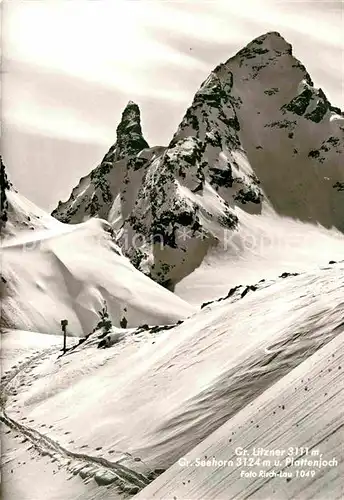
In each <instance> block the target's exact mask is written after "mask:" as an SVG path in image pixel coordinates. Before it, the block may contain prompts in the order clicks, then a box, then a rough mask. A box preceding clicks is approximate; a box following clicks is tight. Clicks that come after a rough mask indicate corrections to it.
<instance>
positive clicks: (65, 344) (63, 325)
mask: <svg viewBox="0 0 344 500" xmlns="http://www.w3.org/2000/svg"><path fill="white" fill-rule="evenodd" d="M67 325H68V320H67V319H61V328H62V331H63V354H65V352H66V350H67Z"/></svg>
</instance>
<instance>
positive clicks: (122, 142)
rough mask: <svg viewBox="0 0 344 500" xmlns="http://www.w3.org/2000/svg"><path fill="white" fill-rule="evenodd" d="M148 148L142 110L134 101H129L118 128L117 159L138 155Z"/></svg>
mask: <svg viewBox="0 0 344 500" xmlns="http://www.w3.org/2000/svg"><path fill="white" fill-rule="evenodd" d="M148 147H149V145H148V143H147V141H146V140H145V139H144V137H143V134H142V128H141V115H140V108H139V107H138V105H137V104H136V103H134V102H133V101H129V102H128V104H127V105H126V107H125V108H124V111H123V113H122V119H121V122H120V124H119V125H118V127H117V143H116V149H117V159H121V158H124V157H125V156H132V155H136V154H137V153H139V152H140V151H142V149H144V148H148Z"/></svg>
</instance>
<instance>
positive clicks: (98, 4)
mask: <svg viewBox="0 0 344 500" xmlns="http://www.w3.org/2000/svg"><path fill="white" fill-rule="evenodd" d="M343 10H344V4H343V3H342V2H341V1H340V0H335V1H326V0H311V1H301V0H289V1H284V0H282V1H280V0H224V1H221V0H212V1H202V0H188V1H174V0H172V1H164V0H150V1H148V0H4V1H3V3H2V42H3V43H2V45H3V61H2V83H3V85H2V97H3V99H2V118H3V128H2V151H3V155H4V159H5V162H6V165H7V166H8V170H9V172H10V176H11V180H12V181H13V182H14V183H15V185H16V187H17V188H18V189H19V190H20V192H21V193H22V194H24V195H25V196H27V197H28V198H30V199H31V200H32V201H33V202H35V203H37V204H38V205H39V206H41V207H42V208H45V209H49V210H50V209H52V208H54V207H55V206H56V204H57V202H58V200H59V199H66V198H67V197H68V196H69V194H70V190H71V188H72V187H73V186H74V185H75V184H76V183H77V182H78V181H79V179H80V177H81V176H83V175H85V174H87V173H88V172H89V171H90V170H91V169H92V168H94V167H95V166H96V165H97V163H98V162H99V161H100V160H101V158H102V156H103V155H104V154H105V153H106V151H107V150H108V148H109V147H110V146H111V145H112V144H113V142H114V141H115V135H116V127H117V124H118V122H119V120H120V116H121V113H122V110H123V108H124V107H125V105H126V103H127V101H128V100H130V99H131V100H133V101H135V102H137V103H138V104H139V106H140V109H141V115H142V125H143V131H144V135H145V138H146V140H147V141H148V142H149V144H150V145H156V144H161V145H164V144H166V143H167V142H168V141H169V140H170V139H171V137H172V135H173V133H174V132H175V130H176V128H177V126H178V124H179V122H180V120H181V118H182V116H183V114H184V113H185V111H186V108H187V106H188V105H189V104H190V103H191V101H192V98H193V95H194V94H195V92H196V90H197V88H198V87H199V85H200V84H201V82H202V81H203V80H204V79H205V78H206V77H207V75H208V74H209V73H210V71H211V70H212V69H213V68H214V67H215V66H216V65H217V64H219V63H220V62H223V61H225V60H227V59H228V58H229V57H230V56H232V55H233V54H234V53H235V52H237V51H238V50H239V49H240V48H242V46H244V45H245V44H247V43H248V42H249V41H251V40H252V39H253V38H255V37H256V36H258V35H261V34H263V33H265V32H267V31H279V32H280V33H281V34H282V35H283V36H284V37H285V38H286V39H287V41H288V42H290V43H292V45H293V49H294V54H295V56H296V57H297V58H299V59H301V60H302V62H303V63H304V64H305V66H306V68H307V69H308V71H309V73H310V74H311V76H312V78H313V81H314V83H315V85H316V86H321V87H322V88H323V89H324V91H325V93H326V94H327V96H328V97H329V99H330V100H331V102H332V103H333V104H334V105H337V106H340V107H342V108H343V107H344V98H343V80H344V75H343V72H344V70H343V53H344V45H343V42H344V41H343V36H342V30H343V29H344V21H343V17H344V12H343Z"/></svg>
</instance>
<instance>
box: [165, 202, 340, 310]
mask: <svg viewBox="0 0 344 500" xmlns="http://www.w3.org/2000/svg"><path fill="white" fill-rule="evenodd" d="M238 211H239V209H238ZM238 215H239V218H240V221H241V224H240V227H239V228H238V230H237V231H227V232H225V233H224V237H223V241H222V243H220V244H218V245H216V246H214V247H212V248H211V249H209V251H208V253H207V255H206V256H205V258H204V259H203V262H202V264H201V265H200V266H199V267H198V268H197V269H195V271H194V272H193V273H191V274H190V275H188V276H186V277H185V278H184V279H183V280H182V281H180V282H179V283H178V284H177V286H176V289H175V293H176V294H177V295H179V296H180V297H181V298H183V299H184V300H187V301H188V302H190V303H192V304H197V305H200V304H202V303H203V302H206V301H209V300H214V299H216V298H218V297H221V296H223V295H225V294H226V293H227V291H228V289H229V288H232V287H234V286H237V285H243V284H245V283H257V282H258V281H260V280H261V279H265V280H266V279H268V280H271V279H272V280H273V279H275V277H276V276H279V275H280V274H282V273H284V272H290V273H295V272H298V273H300V272H304V271H306V270H312V269H313V270H315V269H317V268H318V267H319V266H321V265H323V264H327V263H328V262H330V261H338V260H342V258H343V256H344V235H343V233H341V232H339V231H338V230H335V229H332V230H328V229H325V228H324V227H322V226H319V225H315V224H310V223H306V222H301V221H299V220H294V219H292V218H289V217H282V216H280V215H278V214H274V213H269V212H267V213H262V214H260V215H252V214H247V213H245V212H243V211H240V213H239V214H238Z"/></svg>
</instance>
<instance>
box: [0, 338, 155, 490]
mask: <svg viewBox="0 0 344 500" xmlns="http://www.w3.org/2000/svg"><path fill="white" fill-rule="evenodd" d="M58 351H60V348H49V349H47V350H44V351H43V353H42V352H39V354H35V355H34V356H32V357H31V358H30V359H29V360H28V361H24V362H19V363H18V364H17V365H14V366H13V367H12V369H11V370H9V371H8V373H7V374H6V375H4V376H3V377H2V381H1V406H2V409H1V414H0V421H1V422H2V423H3V424H5V425H6V426H7V427H9V428H10V429H11V430H14V431H17V432H19V433H20V434H21V435H22V436H23V437H24V438H26V439H28V440H29V441H30V442H31V443H32V446H33V447H34V449H35V450H36V451H37V452H38V453H39V454H40V455H41V456H46V455H49V456H50V457H51V458H52V459H53V461H58V462H59V463H60V465H61V466H63V467H65V468H66V469H67V470H69V471H70V472H72V473H73V474H79V475H80V476H81V477H82V479H88V478H92V477H93V478H94V479H95V481H96V483H97V484H98V485H110V484H114V485H115V486H116V487H117V488H118V490H119V491H120V492H121V493H124V494H129V495H132V494H135V493H137V492H138V491H139V490H140V489H142V488H143V487H145V486H146V485H148V484H149V482H150V481H151V480H152V478H154V476H155V474H154V472H153V471H152V473H151V478H150V479H148V478H147V477H145V476H144V475H143V474H139V473H137V472H135V471H132V470H130V469H129V468H127V467H125V466H123V465H121V464H119V463H115V462H111V461H109V460H106V459H105V458H102V457H94V456H91V455H87V454H83V453H75V452H73V451H70V450H68V449H67V448H65V447H63V446H61V445H60V444H59V443H58V442H57V441H56V440H54V439H52V438H50V437H49V436H47V435H45V434H42V433H41V432H39V431H37V430H36V429H33V428H32V427H29V426H27V425H23V424H21V423H19V422H18V421H16V420H15V419H13V418H11V417H9V416H8V415H7V413H6V410H5V401H6V398H7V396H8V394H11V384H12V383H13V381H14V380H15V378H16V377H17V376H18V375H19V374H21V373H22V372H25V371H27V370H29V369H30V368H33V367H36V366H37V364H36V363H37V361H41V362H43V361H45V360H46V359H48V358H49V357H50V356H52V355H53V354H55V353H56V352H58ZM13 394H14V395H15V394H16V392H14V393H13ZM127 455H128V456H130V454H129V453H128V454H127Z"/></svg>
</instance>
